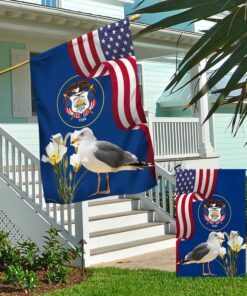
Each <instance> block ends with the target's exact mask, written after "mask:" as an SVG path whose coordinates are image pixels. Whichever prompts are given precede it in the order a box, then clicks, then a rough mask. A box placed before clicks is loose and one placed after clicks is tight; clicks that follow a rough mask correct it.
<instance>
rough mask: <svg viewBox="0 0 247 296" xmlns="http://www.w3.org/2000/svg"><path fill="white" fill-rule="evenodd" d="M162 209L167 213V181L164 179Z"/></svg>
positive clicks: (162, 180)
mask: <svg viewBox="0 0 247 296" xmlns="http://www.w3.org/2000/svg"><path fill="white" fill-rule="evenodd" d="M161 182H162V208H163V210H164V211H166V179H165V178H163V177H162V179H161Z"/></svg>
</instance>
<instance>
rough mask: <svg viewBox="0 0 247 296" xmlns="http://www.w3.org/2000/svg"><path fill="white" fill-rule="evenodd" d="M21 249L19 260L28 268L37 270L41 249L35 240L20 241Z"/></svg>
mask: <svg viewBox="0 0 247 296" xmlns="http://www.w3.org/2000/svg"><path fill="white" fill-rule="evenodd" d="M17 249H18V251H19V262H20V264H21V265H22V266H23V267H24V268H25V269H28V270H34V271H35V270H37V269H38V262H39V253H38V252H39V249H38V248H37V246H36V245H35V243H34V242H30V241H25V242H24V243H19V244H18V247H17Z"/></svg>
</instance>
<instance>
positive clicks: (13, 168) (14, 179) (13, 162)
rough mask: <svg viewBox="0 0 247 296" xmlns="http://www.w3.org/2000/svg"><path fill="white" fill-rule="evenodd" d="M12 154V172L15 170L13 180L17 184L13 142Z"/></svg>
mask: <svg viewBox="0 0 247 296" xmlns="http://www.w3.org/2000/svg"><path fill="white" fill-rule="evenodd" d="M11 154H12V161H11V162H12V172H13V175H12V176H13V178H12V179H13V181H14V183H15V184H16V167H15V146H14V145H13V144H11Z"/></svg>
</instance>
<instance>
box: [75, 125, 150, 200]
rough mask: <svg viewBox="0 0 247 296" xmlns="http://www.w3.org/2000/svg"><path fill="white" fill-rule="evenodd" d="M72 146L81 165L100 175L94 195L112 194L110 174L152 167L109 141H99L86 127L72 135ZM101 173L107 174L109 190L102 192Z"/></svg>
mask: <svg viewBox="0 0 247 296" xmlns="http://www.w3.org/2000/svg"><path fill="white" fill-rule="evenodd" d="M71 145H72V146H74V147H75V148H76V151H77V153H78V155H79V157H80V161H81V164H82V165H83V166H84V167H85V168H86V169H87V170H89V171H91V172H94V173H97V174H98V185H97V190H96V192H95V193H93V194H92V195H96V194H108V193H110V192H111V189H110V181H109V173H116V172H119V171H128V170H138V169H143V168H146V167H151V166H152V165H151V164H149V163H147V162H142V161H140V160H139V159H138V158H137V156H136V155H134V154H132V153H130V152H129V151H124V150H122V149H121V148H120V147H118V146H117V145H114V144H112V143H110V142H107V141H98V140H97V139H96V138H95V136H94V134H93V131H92V130H91V129H90V128H88V127H86V128H83V129H81V130H80V131H77V130H75V131H74V133H72V134H71ZM101 173H105V174H106V180H107V189H106V190H104V191H100V183H101V176H100V174H101Z"/></svg>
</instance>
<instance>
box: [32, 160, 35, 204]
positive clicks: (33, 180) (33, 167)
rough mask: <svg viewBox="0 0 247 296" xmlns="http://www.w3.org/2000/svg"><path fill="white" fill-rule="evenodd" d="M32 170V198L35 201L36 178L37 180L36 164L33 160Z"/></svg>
mask: <svg viewBox="0 0 247 296" xmlns="http://www.w3.org/2000/svg"><path fill="white" fill-rule="evenodd" d="M31 170H32V199H33V200H34V202H35V199H36V180H35V164H34V163H33V162H32V164H31Z"/></svg>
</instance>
